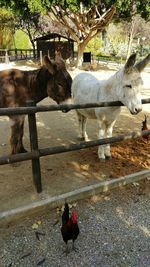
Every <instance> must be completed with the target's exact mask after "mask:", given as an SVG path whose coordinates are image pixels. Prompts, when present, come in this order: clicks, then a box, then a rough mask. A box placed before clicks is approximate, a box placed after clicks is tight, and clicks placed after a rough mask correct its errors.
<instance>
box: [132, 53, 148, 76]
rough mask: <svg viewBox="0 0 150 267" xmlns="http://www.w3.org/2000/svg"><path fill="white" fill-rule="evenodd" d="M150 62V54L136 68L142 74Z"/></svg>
mask: <svg viewBox="0 0 150 267" xmlns="http://www.w3.org/2000/svg"><path fill="white" fill-rule="evenodd" d="M149 61H150V54H148V55H147V56H146V57H145V58H144V59H143V60H142V61H140V62H138V63H137V64H136V65H135V67H136V68H137V70H138V71H139V72H142V71H143V70H144V68H145V67H146V65H147V64H148V62H149Z"/></svg>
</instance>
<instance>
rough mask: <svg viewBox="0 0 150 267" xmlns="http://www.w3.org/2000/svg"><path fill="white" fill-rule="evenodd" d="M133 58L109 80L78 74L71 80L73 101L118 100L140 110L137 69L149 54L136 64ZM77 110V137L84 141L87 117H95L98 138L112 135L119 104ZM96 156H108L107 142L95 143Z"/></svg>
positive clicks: (134, 110)
mask: <svg viewBox="0 0 150 267" xmlns="http://www.w3.org/2000/svg"><path fill="white" fill-rule="evenodd" d="M135 60H136V55H135V54H133V55H131V56H130V57H129V59H128V60H127V62H126V64H125V66H124V67H123V68H121V69H120V70H119V71H118V72H116V73H115V74H114V75H113V76H112V77H110V78H109V79H108V80H102V81H101V80H98V79H96V78H95V77H94V76H93V75H92V74H89V73H80V74H78V75H77V76H76V77H75V78H74V80H73V84H72V96H73V100H74V103H75V104H84V103H92V102H93V103H94V102H106V101H107V102H109V101H121V102H122V103H123V104H124V105H125V106H126V107H127V108H128V109H129V111H130V112H131V114H137V113H138V112H140V111H141V110H142V103H141V94H140V90H139V89H140V86H141V85H142V84H143V81H142V78H141V76H140V73H141V71H142V70H143V69H144V68H145V66H146V65H147V64H148V62H149V61H150V54H149V55H148V56H147V57H146V58H145V59H143V60H142V61H141V62H139V63H137V64H135ZM76 111H77V116H78V120H79V138H82V139H84V140H86V141H87V140H88V136H87V133H86V121H87V118H89V119H97V120H98V123H99V138H107V137H111V136H112V131H113V126H114V124H115V122H116V119H117V117H118V115H119V114H120V111H121V107H117V106H116V107H102V108H88V109H78V110H76ZM98 157H99V158H100V159H105V158H111V152H110V145H109V144H107V145H102V146H99V147H98Z"/></svg>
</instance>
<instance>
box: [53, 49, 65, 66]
mask: <svg viewBox="0 0 150 267" xmlns="http://www.w3.org/2000/svg"><path fill="white" fill-rule="evenodd" d="M55 61H56V64H57V63H58V68H65V67H66V66H65V61H64V60H63V58H62V54H61V51H59V50H58V51H56V52H55Z"/></svg>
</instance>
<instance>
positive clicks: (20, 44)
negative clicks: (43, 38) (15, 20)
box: [14, 30, 32, 49]
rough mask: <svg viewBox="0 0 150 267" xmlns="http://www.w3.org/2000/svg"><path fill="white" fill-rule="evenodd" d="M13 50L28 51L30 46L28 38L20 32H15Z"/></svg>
mask: <svg viewBox="0 0 150 267" xmlns="http://www.w3.org/2000/svg"><path fill="white" fill-rule="evenodd" d="M14 43H15V48H18V49H30V48H32V45H31V43H30V40H29V37H28V35H27V34H25V33H24V32H23V31H22V30H17V31H16V33H15V36H14Z"/></svg>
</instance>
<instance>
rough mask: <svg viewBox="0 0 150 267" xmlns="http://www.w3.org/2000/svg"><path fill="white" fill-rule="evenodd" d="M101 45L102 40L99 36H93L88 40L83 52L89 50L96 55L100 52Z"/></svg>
mask: <svg viewBox="0 0 150 267" xmlns="http://www.w3.org/2000/svg"><path fill="white" fill-rule="evenodd" d="M101 46H102V40H101V38H100V37H99V36H97V37H95V38H93V39H92V40H90V41H89V43H88V44H87V46H86V48H85V52H91V53H92V55H94V56H95V55H97V54H98V53H99V52H100V48H101Z"/></svg>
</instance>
